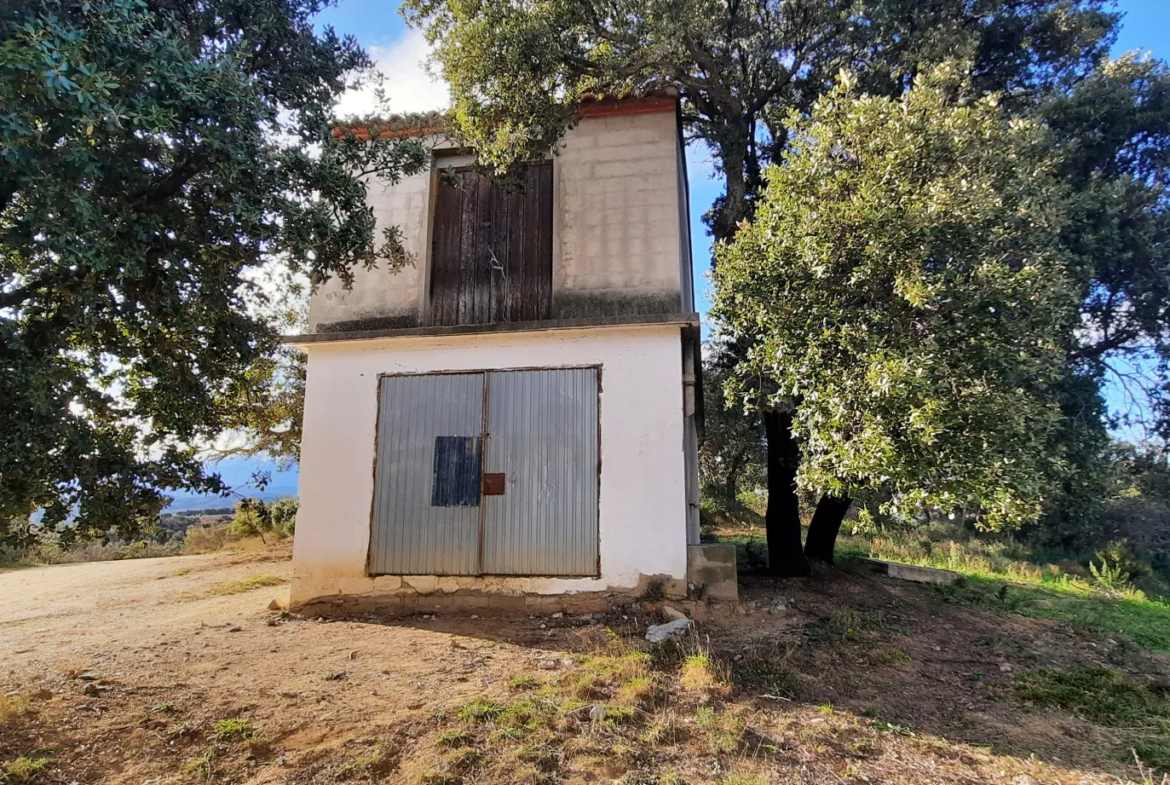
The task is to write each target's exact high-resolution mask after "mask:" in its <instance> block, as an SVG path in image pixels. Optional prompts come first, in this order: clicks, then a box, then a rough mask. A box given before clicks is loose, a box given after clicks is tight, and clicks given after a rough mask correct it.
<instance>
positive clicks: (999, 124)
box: [714, 71, 1086, 526]
mask: <svg viewBox="0 0 1170 785" xmlns="http://www.w3.org/2000/svg"><path fill="white" fill-rule="evenodd" d="M957 86H958V85H957V79H956V77H955V76H954V75H953V73H950V72H946V71H942V72H938V73H936V74H935V75H934V76H933V77H932V78H930V79H924V78H920V79H919V81H918V83H917V84H916V85H915V87H914V88H913V89H912V90H910V91H908V92H907V93H906V94H905V95H904V96H902V97H900V98H896V99H895V98H881V97H873V96H863V95H858V94H857V93H856V92H855V91H854V90H853V89H852V88H853V84H852V81H851V80H850V79H849V78H848V77H847V76H846V77H844V78H842V80H841V82H840V84H839V86H838V87H837V89H836V90H834V91H833V92H832V93H830V94H829V95H828V96H826V97H824V98H823V99H821V100H820V101H818V102H817V104H816V105H815V106H814V108H813V111H812V113H811V116H810V117H808V118H803V117H800V116H797V115H793V116H792V117H791V118H790V120H789V123H788V133H789V134H790V137H791V139H792V149H791V151H790V152H789V153H788V155H787V156H786V158H785V162H784V164H783V165H782V166H773V167H772V168H770V169H769V170H768V173H767V176H768V184H767V188H766V190H765V192H764V195H763V199H762V201H761V203H760V205H759V207H758V211H757V213H756V217H755V220H754V221H753V222H752V223H751V224H750V225H744V226H742V227H741V229H740V232H739V234H738V235H737V236H736V238H735V241H734V242H733V243H731V244H730V245H727V246H725V247H723V248H721V249H720V250H719V252H718V257H719V258H718V263H717V265H716V276H715V284H716V298H715V308H714V310H715V313H716V314H717V316H718V317H719V318H720V319H722V320H725V322H726V323H727V324H728V325H729V327H730V329H731V330H732V331H733V333H734V335H735V336H736V337H737V338H739V339H740V340H742V341H743V342H744V343H745V344H746V345H747V346H748V347H749V350H748V354H747V357H746V359H745V361H744V362H743V363H742V364H741V367H740V374H741V376H740V385H739V389H740V390H741V391H745V392H748V393H753V392H754V394H755V397H757V398H764V399H765V400H763V401H759V402H760V403H763V404H767V405H781V406H789V407H795V417H794V425H793V430H794V433H795V435H796V436H797V438H799V439H800V440H801V442H802V455H801V465H800V475H799V481H800V483H801V485H802V486H803V487H805V488H808V489H811V490H816V491H818V492H825V493H832V494H834V495H837V496H850V497H854V498H856V497H858V496H860V495H864V494H872V493H874V492H878V491H881V492H885V493H888V494H891V495H892V499H893V501H891V502H890V503H889V504H890V506H892V507H897V506H899V505H901V506H904V507H906V508H908V509H911V510H913V509H918V508H921V507H924V506H932V507H936V508H940V509H941V510H943V511H950V510H954V509H956V508H960V507H966V508H969V509H971V510H983V511H984V515H983V518H982V523H983V525H986V526H999V525H1005V524H1015V523H1018V522H1020V521H1023V520H1029V519H1032V518H1035V517H1036V516H1037V515H1038V514H1039V510H1040V503H1041V501H1042V499H1043V498H1044V495H1045V489H1046V486H1047V484H1048V483H1049V482H1050V481H1051V479H1052V478H1053V477H1054V476H1056V475H1057V474H1058V473H1059V471H1060V469H1061V457H1060V451H1059V449H1058V447H1057V445H1056V444H1055V442H1056V438H1055V437H1056V435H1057V432H1058V428H1059V425H1060V422H1061V419H1062V412H1061V408H1060V402H1059V400H1058V399H1057V397H1056V396H1055V395H1054V394H1053V392H1052V387H1053V385H1055V384H1057V383H1058V382H1060V381H1061V380H1062V379H1063V377H1064V375H1065V374H1066V373H1067V368H1066V349H1065V340H1066V338H1067V336H1068V335H1069V334H1070V332H1071V331H1072V330H1073V329H1074V328H1075V326H1076V325H1077V321H1078V309H1079V305H1080V302H1081V297H1082V291H1083V283H1082V279H1084V278H1085V275H1086V273H1085V271H1084V270H1083V269H1081V268H1080V267H1079V266H1078V259H1077V258H1076V256H1075V254H1072V253H1070V251H1069V249H1068V248H1067V246H1066V245H1065V243H1064V242H1063V240H1062V233H1063V232H1064V231H1065V230H1066V228H1067V227H1068V225H1069V223H1070V220H1071V218H1072V216H1073V211H1072V206H1071V204H1070V194H1071V191H1070V189H1069V188H1068V186H1067V185H1066V184H1065V183H1064V182H1063V181H1062V180H1061V179H1060V178H1059V177H1058V176H1057V168H1058V161H1057V159H1056V158H1055V157H1054V156H1053V155H1052V152H1051V147H1050V145H1049V144H1048V137H1047V133H1046V131H1045V129H1044V128H1043V127H1042V126H1041V125H1040V124H1039V123H1036V122H1032V121H1027V120H1022V119H1013V118H1011V117H1010V115H1009V114H1008V113H1006V112H1005V111H1004V110H1003V108H1002V107H1000V106H999V105H998V103H997V101H996V99H994V98H986V99H980V100H977V101H973V102H970V103H965V104H960V103H956V102H954V101H953V100H952V99H951V96H953V95H954V94H956V93H957V92H959V91H958V90H957ZM753 378H764V379H768V380H771V381H772V382H773V383H774V387H768V386H758V385H757V386H755V387H753V386H752V385H751V384H750V383H751V380H752V379H753Z"/></svg>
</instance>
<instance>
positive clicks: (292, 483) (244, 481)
mask: <svg viewBox="0 0 1170 785" xmlns="http://www.w3.org/2000/svg"><path fill="white" fill-rule="evenodd" d="M208 468H209V469H210V470H211V471H214V472H216V473H217V474H219V475H220V476H221V477H222V478H223V480H224V482H225V483H227V485H228V486H229V487H231V488H233V489H235V491H236V493H238V494H239V495H240V496H253V497H255V498H258V499H262V500H264V501H272V500H274V499H279V498H281V497H282V496H296V495H297V482H298V480H299V478H300V472H299V470H298V468H297V467H296V466H293V467H291V468H289V469H286V470H285V471H280V469H279V467H278V466H277V465H276V464H275V463H273V462H272V461H266V460H264V459H261V458H229V459H227V460H224V461H220V462H219V463H217V464H211V465H209V467H208ZM257 471H264V472H268V473H269V474H270V475H271V482H270V483H269V484H268V485H267V486H265V488H264V489H263V490H258V489H257V488H256V487H255V486H254V485H253V484H252V476H253V475H254V474H255V473H256V472H257ZM167 495H168V496H171V497H172V498H173V499H174V501H172V502H171V503H170V505H169V506H168V507H167V508H166V509H167V511H168V512H181V511H185V510H201V509H205V508H208V507H230V506H232V505H233V504H235V503H236V501H237V497H236V496H234V495H231V496H227V497H223V496H216V495H214V494H206V493H190V492H188V491H170V492H168V494H167Z"/></svg>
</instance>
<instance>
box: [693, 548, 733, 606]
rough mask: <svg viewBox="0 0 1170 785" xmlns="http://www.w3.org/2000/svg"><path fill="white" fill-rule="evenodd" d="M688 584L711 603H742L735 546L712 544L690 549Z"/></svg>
mask: <svg viewBox="0 0 1170 785" xmlns="http://www.w3.org/2000/svg"><path fill="white" fill-rule="evenodd" d="M687 581H688V582H690V583H691V584H693V585H694V586H696V587H697V588H699V590H700V591H701V592H702V594H703V596H704V597H707V598H709V599H712V600H726V601H730V602H735V601H737V600H739V577H738V575H737V572H736V558H735V546H734V545H724V544H720V543H712V544H709V545H688V546H687Z"/></svg>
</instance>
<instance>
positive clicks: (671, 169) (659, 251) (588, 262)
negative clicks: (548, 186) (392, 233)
mask: <svg viewBox="0 0 1170 785" xmlns="http://www.w3.org/2000/svg"><path fill="white" fill-rule="evenodd" d="M428 143H429V144H435V145H438V146H443V145H445V144H446V142H443V141H442V140H440V139H438V138H436V137H432V138H430V140H429V141H428ZM466 162H467V161H465V160H462V159H459V160H457V159H453V158H441V157H440V158H436V159H435V163H434V166H435V167H439V168H442V167H445V166H448V165H457V164H458V165H461V164H464V163H466ZM684 165H685V164H684V162H683V157H682V155H681V149H680V145H679V139H678V127H677V121H676V118H675V114H674V112H673V111H658V112H651V113H647V114H628V115H614V116H609V117H592V118H588V117H587V118H584V119H582V120H581V121H580V123H579V124H578V125H577V126H576V127H574V128H572V129H570V130H569V131H568V133H567V134H566V135H565V138H564V139H563V140H562V141H561V144H560V145H559V147H558V150H557V155H556V156H554V158H553V259H552V263H553V302H554V312H553V315H554V317H579V316H593V315H612V314H624V313H635V312H636V313H671V312H678V311H680V310H688V311H689V309H690V305H687V307H686V308H684V307H683V304H684V303H688V304H689V303H690V301H691V297H690V292H689V290H690V288H691V282H690V278H689V269H690V268H689V248H688V247H687V235H686V224H685V222H686V221H687V211H686V206H685V205H683V204H682V201H683V200H684V199H685V190H684V189H682V188H681V187H680V183H681V182H682V180H683V178H684V175H685V173H684V172H683V171H682V168H681V167H682V166H684ZM434 187H435V177H434V175H433V172H432V171H428V172H423V173H421V174H417V175H414V176H413V177H405V178H403V179H402V180H401V181H400V182H398V183H397V184H394V185H391V184H388V183H385V182H380V181H377V182H374V183H372V184H371V185H370V189H369V196H368V201H369V204H370V205H371V207H372V208H373V210H374V215H375V217H376V218H377V221H378V228H377V238H376V239H377V241H378V242H381V238H382V231H383V229H385V228H386V227H388V226H397V227H399V229H401V230H402V234H403V241H404V244H405V246H406V248H407V250H408V251H409V252H410V253H411V254H412V256H413V257H414V264H413V265H410V266H407V267H405V268H403V269H401V270H399V271H397V272H395V271H391V270H388V269H387V267H386V266H385V264H381V265H379V266H378V267H376V268H374V269H372V270H364V269H358V270H355V271H354V276H355V280H354V284H353V287H352V288H351V289H349V290H346V289H345V288H344V287H343V286H342V285H341V283H340V281H338V280H336V279H335V280H331V281H330V282H329V283H327V284H325V285H324V286H322V287H320V288H319V289H318V290H317V292H316V293H314V295H313V297H312V299H311V301H310V304H309V329H310V332H317V331H319V330H320V329H321V328H322V326H329V325H333V326H334V327H333V329H337V327H338V326H339V325H343V326H344V327H343V329H359V328H362V327H368V328H371V329H378V328H380V327H411V326H415V324H417V323H419V320H421V319H423V316H424V314H425V311H426V294H427V270H428V265H429V254H430V235H431V230H430V216H431V207H432V198H431V189H432V188H434ZM683 254H686V255H687V258H680V257H681V256H682V255H683ZM684 287H685V288H686V289H687V293H686V294H685V296H684V294H683V289H684ZM379 320H380V321H379ZM362 323H365V324H362Z"/></svg>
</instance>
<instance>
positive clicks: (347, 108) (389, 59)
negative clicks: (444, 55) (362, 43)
mask: <svg viewBox="0 0 1170 785" xmlns="http://www.w3.org/2000/svg"><path fill="white" fill-rule="evenodd" d="M369 52H370V57H371V58H373V60H374V63H375V65H374V67H375V69H377V70H378V71H381V72H382V75H383V76H385V78H386V81H385V83H384V86H385V90H386V97H387V98H389V99H390V107H389V108H390V111H391V112H427V111H431V110H435V109H446V108H447V107H448V106H450V104H451V94H450V91H449V90H448V89H447V85H446V83H445V82H443V80H442V79H440V78H438V76H437V75H435V76H432V75H431V74H429V73H427V69H426V65H425V62H424V61H425V60H426V58H427V56H428V55H429V54H430V47H429V46H428V45H427V42H426V39H425V38H423V35H422V32H421V31H419V30H414V29H408V30H407V31H406V32H405V33H404V34H403V35H402V36H401V37H400V38H398V39H397V40H396V41H394V42H392V43H391V44H390V45H389V46H371V47H369ZM381 111H382V110H381V108H380V107H379V106H378V103H377V99H376V98H375V95H374V86H373V85H372V84H366V85H363V86H362V87H361V88H359V89H351V90H348V91H346V92H345V93H344V94H343V95H342V96H341V101H340V102H339V103H338V105H337V109H336V114H337V116H338V117H348V116H350V115H369V114H375V113H379V112H381Z"/></svg>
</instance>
